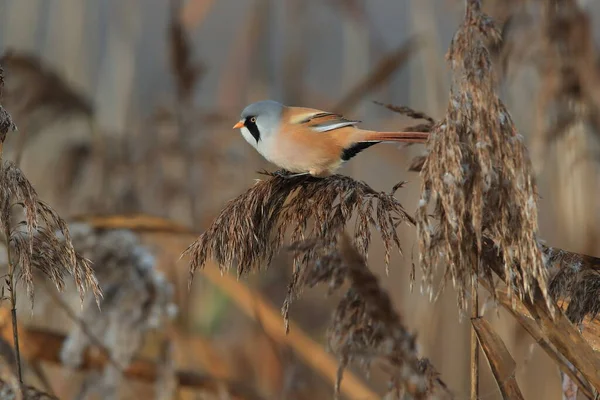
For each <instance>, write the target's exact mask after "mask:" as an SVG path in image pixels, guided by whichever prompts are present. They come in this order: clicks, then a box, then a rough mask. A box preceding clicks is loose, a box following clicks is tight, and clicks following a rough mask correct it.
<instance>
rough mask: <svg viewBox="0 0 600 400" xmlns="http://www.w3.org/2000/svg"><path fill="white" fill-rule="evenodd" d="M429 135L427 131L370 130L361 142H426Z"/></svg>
mask: <svg viewBox="0 0 600 400" xmlns="http://www.w3.org/2000/svg"><path fill="white" fill-rule="evenodd" d="M428 137H429V133H426V132H368V133H366V134H365V135H364V137H363V138H361V142H401V143H425V142H427V138H428Z"/></svg>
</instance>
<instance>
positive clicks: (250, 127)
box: [244, 118, 260, 144]
mask: <svg viewBox="0 0 600 400" xmlns="http://www.w3.org/2000/svg"><path fill="white" fill-rule="evenodd" d="M244 125H245V126H246V128H248V130H249V131H250V134H251V135H252V136H253V137H254V139H255V140H256V144H258V141H259V140H260V131H259V130H258V126H256V124H255V123H254V122H252V121H251V120H250V118H246V122H245V123H244Z"/></svg>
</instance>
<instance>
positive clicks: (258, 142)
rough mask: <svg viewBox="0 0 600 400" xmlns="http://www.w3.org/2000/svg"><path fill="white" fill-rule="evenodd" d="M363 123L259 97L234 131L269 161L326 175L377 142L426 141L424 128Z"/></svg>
mask: <svg viewBox="0 0 600 400" xmlns="http://www.w3.org/2000/svg"><path fill="white" fill-rule="evenodd" d="M360 122H362V121H358V120H352V119H347V118H345V117H343V116H342V115H340V114H337V113H333V112H327V111H322V110H318V109H314V108H306V107H292V106H285V105H283V104H281V103H279V102H277V101H275V100H261V101H257V102H255V103H252V104H250V105H248V106H246V107H245V108H244V110H243V111H242V113H241V118H240V120H239V121H238V122H237V123H236V124H235V125H234V126H233V129H240V131H241V134H242V136H243V137H244V139H245V140H246V141H247V142H248V143H249V144H250V145H251V146H252V147H254V148H255V149H256V151H258V153H260V154H261V155H262V156H263V157H264V158H265V159H266V160H267V161H269V162H270V163H272V164H275V165H276V166H278V167H280V168H282V169H284V170H287V171H289V172H291V173H293V175H288V177H292V176H299V175H311V176H313V177H320V178H322V177H326V176H330V175H332V174H334V173H335V172H336V171H337V170H338V168H340V167H341V166H342V165H343V164H344V163H345V162H347V161H349V160H350V159H352V158H353V157H354V156H356V155H357V154H358V153H360V152H361V151H363V150H365V149H367V148H369V147H371V146H373V145H375V144H377V143H381V142H402V143H425V142H426V141H427V138H428V134H427V133H424V132H378V131H371V130H364V129H360V128H358V127H357V126H356V125H358V124H359V123H360Z"/></svg>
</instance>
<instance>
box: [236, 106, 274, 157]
mask: <svg viewBox="0 0 600 400" xmlns="http://www.w3.org/2000/svg"><path fill="white" fill-rule="evenodd" d="M283 108H284V106H283V104H281V103H278V102H276V101H273V100H263V101H258V102H256V103H252V104H250V105H249V106H247V107H246V108H244V110H243V111H242V114H241V119H240V121H239V122H238V123H237V124H236V125H235V126H234V128H241V130H242V134H243V135H244V137H245V138H246V140H247V141H248V142H250V143H251V144H252V145H254V146H256V145H258V143H259V141H264V140H268V139H269V138H270V137H271V136H272V135H274V134H275V133H276V132H277V129H278V128H279V122H280V120H281V114H282V113H283ZM248 134H249V135H252V138H253V139H252V140H254V141H255V143H252V142H251V140H249V139H250V136H248Z"/></svg>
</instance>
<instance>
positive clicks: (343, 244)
mask: <svg viewBox="0 0 600 400" xmlns="http://www.w3.org/2000/svg"><path fill="white" fill-rule="evenodd" d="M290 249H291V250H292V251H293V252H294V253H296V254H297V255H302V256H303V257H304V258H306V262H305V264H304V265H303V267H302V268H301V270H300V273H299V275H298V279H297V280H296V281H295V282H293V283H292V284H293V286H295V287H296V290H299V289H300V288H301V287H314V286H316V285H317V284H327V285H328V286H329V291H330V292H333V291H334V290H337V289H339V288H340V287H341V286H342V285H343V284H344V282H348V283H349V288H348V289H347V291H346V292H345V294H344V296H343V297H342V300H341V301H340V303H339V304H338V306H337V308H336V310H335V312H334V314H333V317H332V323H331V326H330V328H329V330H328V335H327V336H328V340H329V347H330V348H331V350H332V351H333V352H334V353H335V354H336V355H337V356H338V357H339V359H340V366H339V370H338V381H337V384H336V395H337V394H338V393H339V388H340V383H341V380H342V374H343V371H344V369H345V368H346V367H347V366H348V365H349V364H351V363H352V362H355V361H359V362H360V363H361V365H362V366H363V367H364V368H365V369H367V370H368V369H369V367H370V365H371V363H372V362H373V361H378V362H383V364H384V367H386V370H387V372H389V374H390V393H388V396H391V397H393V398H404V397H403V396H404V394H405V393H408V394H410V395H411V396H412V398H417V399H418V398H427V397H428V396H429V395H430V394H431V391H430V390H431V389H432V388H431V387H430V386H429V385H428V383H429V382H430V380H429V379H428V377H426V374H425V371H426V368H424V367H423V366H421V365H420V361H419V358H418V356H417V351H416V347H415V337H414V335H412V334H411V333H410V332H408V330H407V329H406V327H405V326H404V325H403V322H402V319H401V318H400V316H399V315H398V314H397V313H396V312H395V310H394V309H393V306H392V303H391V300H390V298H389V296H388V295H387V293H385V292H384V291H383V290H382V289H381V287H380V286H379V283H378V280H377V277H376V276H375V275H374V274H373V273H372V272H371V271H370V270H369V269H368V267H367V266H366V263H365V259H364V257H363V256H362V255H361V254H360V252H359V251H358V249H357V248H355V247H354V246H353V245H352V244H351V243H350V240H349V239H348V237H347V236H346V235H344V236H342V238H341V241H340V243H339V244H338V245H336V244H335V243H332V242H331V241H324V240H322V239H321V240H319V239H310V240H305V241H301V242H296V243H294V244H292V245H291V246H290Z"/></svg>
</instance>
